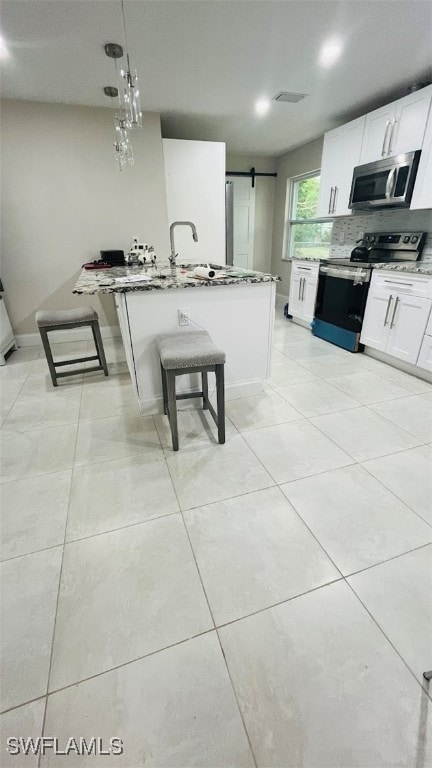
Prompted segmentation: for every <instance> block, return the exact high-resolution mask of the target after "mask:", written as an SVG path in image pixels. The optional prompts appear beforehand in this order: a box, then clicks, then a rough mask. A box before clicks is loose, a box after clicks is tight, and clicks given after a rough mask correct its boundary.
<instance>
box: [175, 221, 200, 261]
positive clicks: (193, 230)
mask: <svg viewBox="0 0 432 768" xmlns="http://www.w3.org/2000/svg"><path fill="white" fill-rule="evenodd" d="M183 225H185V226H187V227H190V228H191V230H192V237H193V239H194V241H195V243H197V242H198V235H197V231H196V226H195V224H194V223H193V222H192V221H173V223H172V224H171V226H170V244H171V254H170V257H169V263H170V264H171V266H172V267H173V266H174V265H175V263H176V258H177V254H176V251H175V245H174V228H175V227H178V226H183Z"/></svg>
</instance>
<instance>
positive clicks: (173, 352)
mask: <svg viewBox="0 0 432 768" xmlns="http://www.w3.org/2000/svg"><path fill="white" fill-rule="evenodd" d="M157 346H158V350H159V357H160V366H161V375H162V392H163V405H164V413H165V414H166V415H167V416H168V419H169V423H170V428H171V438H172V446H173V450H174V451H178V449H179V439H178V427H177V405H176V401H177V400H185V399H187V398H194V397H202V399H203V410H204V411H207V410H208V411H210V413H211V415H212V417H213V420H214V422H215V424H216V426H217V428H218V440H219V443H224V442H225V388H224V365H225V352H222V350H220V349H218V348H217V347H215V345H214V344H213V342H212V340H211V338H210V336H209V334H208V333H207V331H190V332H188V333H173V334H166V335H164V336H160V337H159V339H158V340H157ZM209 372H213V373H215V375H216V401H217V412H216V411H215V410H214V408H213V406H212V404H211V403H210V401H209V399H208V373H209ZM185 373H201V382H202V392H188V393H186V394H181V395H177V394H176V376H182V375H183V374H185Z"/></svg>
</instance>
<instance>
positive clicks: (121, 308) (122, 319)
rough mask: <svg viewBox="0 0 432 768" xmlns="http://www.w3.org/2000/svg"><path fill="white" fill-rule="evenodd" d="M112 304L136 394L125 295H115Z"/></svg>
mask: <svg viewBox="0 0 432 768" xmlns="http://www.w3.org/2000/svg"><path fill="white" fill-rule="evenodd" d="M114 304H115V308H116V312H117V319H118V322H119V326H120V334H121V339H122V342H123V347H124V350H125V355H126V362H127V367H128V369H129V373H130V377H131V379H132V385H133V387H134V389H135V391H136V392H138V389H137V380H136V375H135V363H134V354H133V349H132V340H131V336H130V333H129V322H128V316H127V307H126V299H125V294H124V293H120V294H119V293H115V294H114Z"/></svg>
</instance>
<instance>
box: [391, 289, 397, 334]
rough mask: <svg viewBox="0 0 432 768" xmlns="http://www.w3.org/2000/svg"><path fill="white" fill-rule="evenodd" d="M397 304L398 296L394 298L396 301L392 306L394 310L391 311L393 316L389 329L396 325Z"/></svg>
mask: <svg viewBox="0 0 432 768" xmlns="http://www.w3.org/2000/svg"><path fill="white" fill-rule="evenodd" d="M398 304H399V296H396V301H395V305H394V310H393V315H392V319H391V323H390V328H393V326H394V325H395V324H396V310H397V305H398Z"/></svg>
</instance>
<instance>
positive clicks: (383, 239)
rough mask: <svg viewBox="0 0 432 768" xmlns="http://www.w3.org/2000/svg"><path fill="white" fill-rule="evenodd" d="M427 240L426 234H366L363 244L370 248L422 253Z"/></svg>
mask: <svg viewBox="0 0 432 768" xmlns="http://www.w3.org/2000/svg"><path fill="white" fill-rule="evenodd" d="M425 239H426V232H365V234H364V236H363V243H364V245H367V246H369V248H379V249H381V248H384V249H388V250H392V251H396V250H401V251H417V252H421V251H422V250H423V246H424V242H425Z"/></svg>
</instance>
